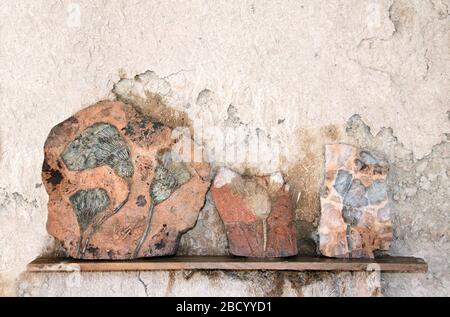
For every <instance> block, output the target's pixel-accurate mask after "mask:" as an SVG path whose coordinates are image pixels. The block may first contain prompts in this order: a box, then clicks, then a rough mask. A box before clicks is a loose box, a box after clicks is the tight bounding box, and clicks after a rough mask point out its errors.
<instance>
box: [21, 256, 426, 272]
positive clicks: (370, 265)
mask: <svg viewBox="0 0 450 317" xmlns="http://www.w3.org/2000/svg"><path fill="white" fill-rule="evenodd" d="M165 270H236V271H251V270H273V271H368V270H369V271H370V270H380V271H384V272H410V273H412V272H416V273H417V272H427V270H428V265H427V263H426V262H425V261H424V260H423V259H420V258H414V257H383V258H377V259H332V258H323V257H291V258H282V259H259V258H240V257H233V256H176V257H163V258H145V259H135V260H115V261H112V260H94V261H92V260H77V259H68V258H37V259H36V260H34V261H33V262H31V263H30V264H28V268H27V271H28V272H74V271H82V272H105V271H110V272H111V271H165Z"/></svg>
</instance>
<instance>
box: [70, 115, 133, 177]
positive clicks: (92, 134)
mask: <svg viewBox="0 0 450 317" xmlns="http://www.w3.org/2000/svg"><path fill="white" fill-rule="evenodd" d="M61 157H62V159H63V161H64V163H65V164H66V166H67V167H68V168H69V170H71V171H83V170H86V169H90V168H95V167H98V166H102V165H108V166H110V167H111V168H113V169H114V171H115V172H116V173H117V175H119V176H121V177H131V176H132V175H133V164H132V162H131V157H130V150H129V149H128V146H127V143H126V142H125V140H124V139H123V138H122V136H121V135H120V133H119V131H118V130H117V128H116V127H114V126H112V125H110V124H107V123H95V124H93V125H91V126H90V127H88V128H86V130H84V131H83V132H82V133H81V134H80V136H78V137H77V138H76V139H75V140H73V141H72V142H70V143H69V144H68V145H67V146H66V148H65V150H64V152H63V153H62V155H61Z"/></svg>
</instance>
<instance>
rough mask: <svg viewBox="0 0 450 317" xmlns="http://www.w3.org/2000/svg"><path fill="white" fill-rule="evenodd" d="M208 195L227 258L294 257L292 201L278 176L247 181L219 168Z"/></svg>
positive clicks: (295, 243)
mask: <svg viewBox="0 0 450 317" xmlns="http://www.w3.org/2000/svg"><path fill="white" fill-rule="evenodd" d="M211 191H212V196H213V199H214V203H215V205H216V208H217V210H218V212H219V215H220V217H221V218H222V220H223V222H224V224H225V227H226V231H227V237H228V242H229V247H230V253H231V254H233V255H237V256H246V257H287V256H293V255H296V254H297V253H298V250H297V239H296V229H295V226H294V219H293V212H292V201H291V197H290V195H289V190H288V185H287V184H285V183H284V181H283V179H282V177H281V175H280V174H276V175H273V176H272V177H253V178H247V177H243V176H241V175H239V174H237V173H235V172H233V171H231V170H229V169H226V168H221V169H220V170H219V172H218V174H217V175H216V177H215V180H214V185H213V186H212V190H211Z"/></svg>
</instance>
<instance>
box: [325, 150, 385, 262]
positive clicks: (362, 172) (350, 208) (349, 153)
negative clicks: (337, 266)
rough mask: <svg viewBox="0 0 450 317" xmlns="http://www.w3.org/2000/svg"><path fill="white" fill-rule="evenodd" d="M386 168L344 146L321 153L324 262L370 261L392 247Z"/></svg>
mask: <svg viewBox="0 0 450 317" xmlns="http://www.w3.org/2000/svg"><path fill="white" fill-rule="evenodd" d="M388 170H389V168H388V164H387V162H386V161H385V160H384V159H382V158H380V157H377V156H376V155H374V154H372V153H369V152H367V151H362V150H360V149H358V148H356V147H354V146H351V145H347V144H332V145H327V146H326V147H325V181H324V186H323V188H322V193H321V197H320V202H321V207H322V215H321V219H320V225H319V235H320V250H321V252H322V254H323V255H325V256H329V257H351V258H366V257H369V258H373V257H374V251H375V250H382V251H386V250H388V249H389V246H390V244H391V241H392V223H391V220H390V217H389V211H390V210H389V201H388V196H387V191H386V177H387V173H388Z"/></svg>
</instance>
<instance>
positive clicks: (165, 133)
mask: <svg viewBox="0 0 450 317" xmlns="http://www.w3.org/2000/svg"><path fill="white" fill-rule="evenodd" d="M179 142H181V141H180V139H179V138H178V139H177V138H172V129H171V128H169V127H167V126H164V125H162V124H161V123H158V122H154V121H152V120H151V119H150V118H149V117H147V116H144V115H142V114H140V113H139V112H137V111H136V110H135V109H134V108H133V107H131V106H128V105H125V104H123V103H121V102H100V103H98V104H96V105H93V106H91V107H88V108H86V109H84V110H82V111H80V112H78V113H77V114H76V115H74V116H73V117H71V118H69V119H67V120H66V121H64V122H62V123H61V124H59V125H57V126H56V127H54V128H53V129H52V131H51V132H50V135H49V137H48V139H47V141H46V144H45V160H44V164H43V173H42V177H43V180H44V184H45V187H46V189H47V192H48V194H49V203H48V209H49V215H48V223H47V228H48V231H49V233H50V234H51V235H53V236H54V237H55V238H56V239H58V240H59V241H61V244H62V246H63V247H64V248H65V249H66V251H67V254H68V255H69V256H71V257H75V258H82V259H130V258H136V257H152V256H163V255H172V254H175V253H176V250H177V247H178V243H179V240H180V237H181V235H182V234H183V233H184V232H186V231H187V230H189V229H190V228H192V227H193V226H194V224H195V222H196V220H197V217H198V213H199V211H200V209H201V207H202V206H203V204H204V201H205V195H206V192H207V190H208V188H209V184H210V181H209V179H208V177H209V165H208V164H206V163H202V162H200V163H191V162H190V161H183V160H181V159H180V156H179V153H178V151H177V148H178V145H179V144H178V143H179ZM187 145H188V146H189V147H190V150H191V151H193V152H194V151H198V149H195V147H196V145H195V144H194V142H192V141H190V140H189V142H188V144H187ZM183 146H184V147H183V150H186V149H185V147H186V141H185V140H183Z"/></svg>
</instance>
